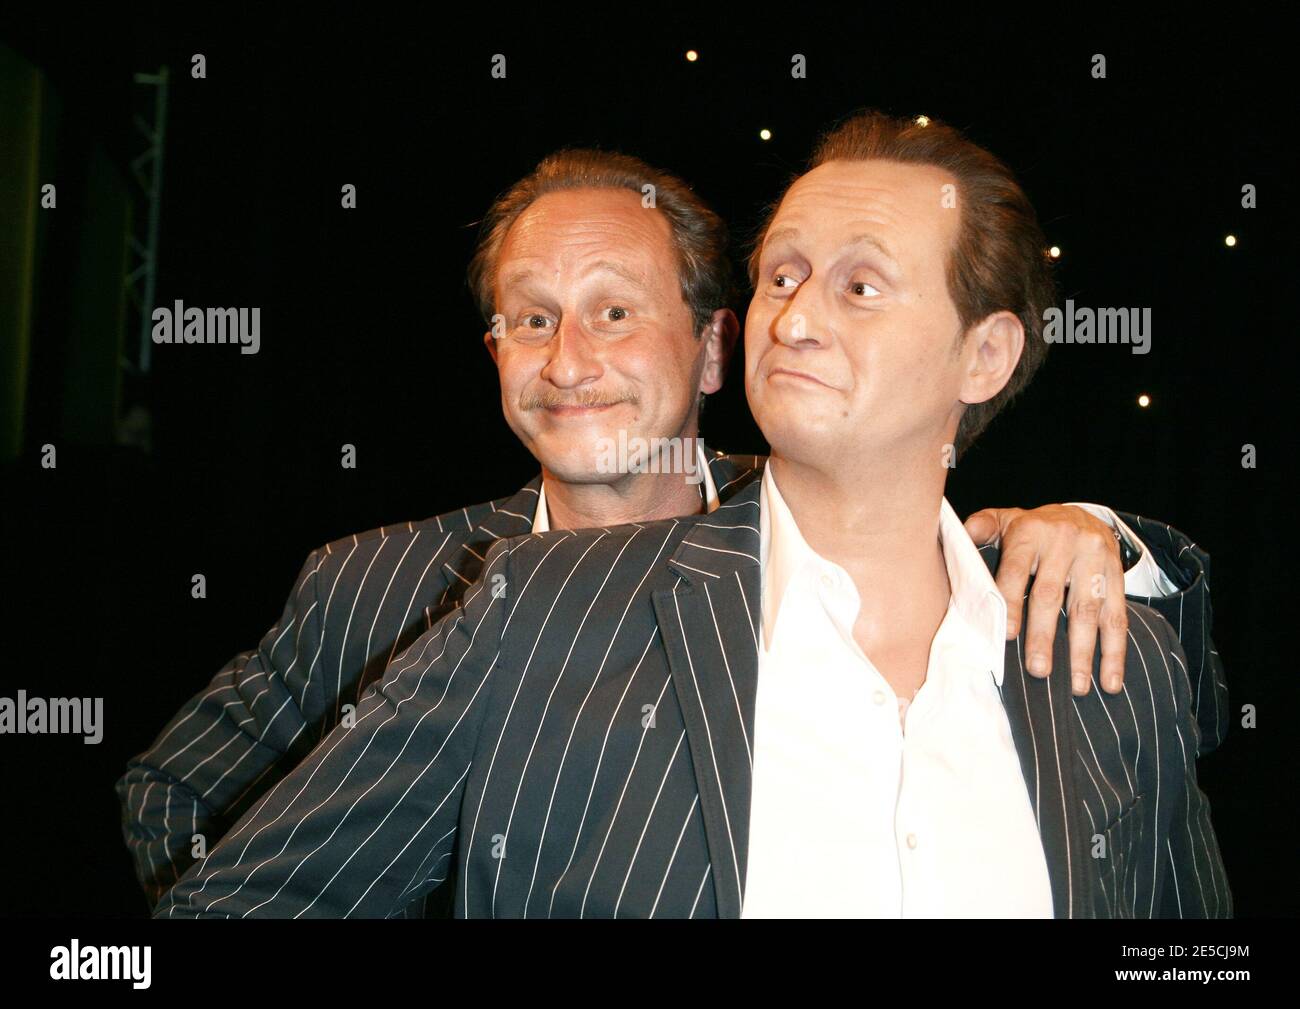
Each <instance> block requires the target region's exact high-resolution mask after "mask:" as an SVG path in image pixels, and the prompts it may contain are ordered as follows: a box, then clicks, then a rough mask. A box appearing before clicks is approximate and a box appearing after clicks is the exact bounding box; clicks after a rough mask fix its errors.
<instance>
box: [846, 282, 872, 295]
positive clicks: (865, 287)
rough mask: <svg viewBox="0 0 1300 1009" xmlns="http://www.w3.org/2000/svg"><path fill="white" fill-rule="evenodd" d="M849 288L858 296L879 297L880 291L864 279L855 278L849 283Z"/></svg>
mask: <svg viewBox="0 0 1300 1009" xmlns="http://www.w3.org/2000/svg"><path fill="white" fill-rule="evenodd" d="M849 290H850V291H851V292H853V294H855V295H857V296H858V297H860V298H878V297H880V292H879V291H878V290H876V289H875V288H874V287H872V286H871V285H870V284H868V283H867V282H866V281H865V280H855V281H854V282H853V283H851V284H849Z"/></svg>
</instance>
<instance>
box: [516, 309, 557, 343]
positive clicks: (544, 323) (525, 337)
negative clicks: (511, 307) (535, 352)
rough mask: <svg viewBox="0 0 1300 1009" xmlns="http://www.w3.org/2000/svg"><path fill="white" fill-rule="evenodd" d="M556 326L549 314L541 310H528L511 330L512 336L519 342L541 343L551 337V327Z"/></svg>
mask: <svg viewBox="0 0 1300 1009" xmlns="http://www.w3.org/2000/svg"><path fill="white" fill-rule="evenodd" d="M553 326H554V322H553V321H552V319H551V317H550V316H549V315H545V314H543V313H541V312H527V313H525V314H524V315H521V316H519V321H518V322H517V323H516V324H515V328H514V330H513V331H512V332H511V334H510V335H511V338H512V339H514V340H515V341H517V342H519V343H526V344H539V343H544V342H545V341H546V340H549V339H550V336H551V329H552V327H553Z"/></svg>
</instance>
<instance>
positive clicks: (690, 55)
mask: <svg viewBox="0 0 1300 1009" xmlns="http://www.w3.org/2000/svg"><path fill="white" fill-rule="evenodd" d="M699 58H700V54H699V53H697V52H696V51H695V50H694V49H687V50H686V62H688V63H694V62H695V61H696V60H698V59H699Z"/></svg>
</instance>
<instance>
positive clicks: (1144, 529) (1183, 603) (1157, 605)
mask: <svg viewBox="0 0 1300 1009" xmlns="http://www.w3.org/2000/svg"><path fill="white" fill-rule="evenodd" d="M1117 514H1118V515H1119V517H1120V518H1122V519H1123V520H1124V522H1125V523H1126V524H1127V525H1128V527H1129V528H1130V529H1132V530H1133V531H1134V532H1135V533H1137V535H1138V536H1140V537H1141V538H1142V543H1143V545H1144V546H1145V547H1146V548H1147V549H1148V550H1150V551H1151V554H1152V557H1153V558H1154V559H1155V561H1156V563H1157V564H1158V565H1159V566H1160V570H1161V571H1163V572H1164V573H1165V575H1166V576H1168V578H1169V579H1170V580H1171V581H1172V582H1173V583H1174V584H1175V585H1176V586H1178V588H1179V589H1180V590H1181V591H1179V592H1177V593H1175V594H1173V595H1169V596H1150V597H1148V596H1132V597H1130V598H1132V599H1134V601H1136V602H1141V603H1143V604H1145V605H1147V606H1150V607H1151V608H1152V609H1153V610H1155V611H1156V612H1157V613H1159V614H1160V615H1161V616H1162V617H1164V618H1165V619H1166V620H1167V621H1169V624H1170V625H1171V626H1172V627H1173V629H1174V631H1175V632H1176V633H1177V635H1178V640H1179V642H1180V643H1181V645H1182V648H1183V652H1184V654H1185V661H1186V663H1187V673H1188V677H1189V678H1190V683H1191V693H1192V712H1193V714H1194V716H1195V718H1196V723H1197V726H1198V727H1199V729H1200V748H1199V750H1198V752H1197V756H1204V755H1205V754H1207V753H1209V752H1211V751H1212V750H1215V749H1217V748H1218V747H1219V745H1220V744H1222V742H1223V740H1224V738H1225V737H1226V736H1227V734H1228V726H1229V723H1230V722H1231V717H1232V712H1231V711H1230V710H1229V708H1228V681H1227V677H1226V676H1225V675H1224V670H1223V662H1222V661H1221V660H1220V658H1219V653H1218V651H1217V650H1216V649H1215V647H1214V641H1213V640H1212V639H1211V637H1210V631H1211V629H1212V628H1213V626H1214V611H1213V607H1212V606H1211V601H1210V555H1209V554H1208V553H1206V552H1205V551H1204V550H1202V549H1201V548H1200V547H1198V546H1197V545H1196V544H1195V543H1193V542H1192V541H1191V540H1190V539H1189V538H1188V537H1187V536H1185V535H1184V534H1183V533H1181V532H1179V531H1178V530H1177V529H1175V528H1173V526H1169V525H1165V523H1163V522H1157V521H1154V520H1153V519H1148V518H1143V517H1142V516H1141V515H1132V514H1129V513H1128V512H1117Z"/></svg>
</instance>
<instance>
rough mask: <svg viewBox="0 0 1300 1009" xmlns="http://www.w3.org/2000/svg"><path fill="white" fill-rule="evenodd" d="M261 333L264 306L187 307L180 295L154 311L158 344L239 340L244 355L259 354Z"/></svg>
mask: <svg viewBox="0 0 1300 1009" xmlns="http://www.w3.org/2000/svg"><path fill="white" fill-rule="evenodd" d="M261 332H262V310H261V309H260V308H209V309H202V308H194V307H190V308H186V307H185V303H184V302H183V301H181V300H180V299H179V298H178V299H176V302H175V304H174V305H173V306H172V307H171V308H161V307H160V308H155V309H154V310H153V342H154V343H238V344H240V348H239V352H240V353H241V354H256V353H257V351H258V349H259V348H260V347H261V346H262V339H261Z"/></svg>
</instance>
